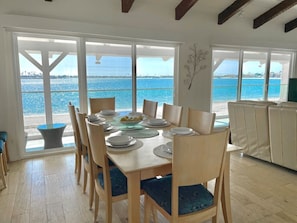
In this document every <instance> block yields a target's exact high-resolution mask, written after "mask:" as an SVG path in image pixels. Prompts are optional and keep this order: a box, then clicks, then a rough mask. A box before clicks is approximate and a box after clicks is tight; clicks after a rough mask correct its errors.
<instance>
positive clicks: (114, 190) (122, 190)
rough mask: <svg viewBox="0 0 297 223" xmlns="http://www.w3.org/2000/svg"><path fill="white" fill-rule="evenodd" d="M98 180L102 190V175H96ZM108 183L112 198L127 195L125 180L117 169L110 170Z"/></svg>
mask: <svg viewBox="0 0 297 223" xmlns="http://www.w3.org/2000/svg"><path fill="white" fill-rule="evenodd" d="M98 180H99V183H100V185H101V187H102V188H104V179H103V173H99V174H98ZM110 181H111V194H112V196H118V195H122V194H126V193H127V178H126V176H125V175H124V174H123V173H122V172H121V171H120V170H119V169H118V168H112V169H110Z"/></svg>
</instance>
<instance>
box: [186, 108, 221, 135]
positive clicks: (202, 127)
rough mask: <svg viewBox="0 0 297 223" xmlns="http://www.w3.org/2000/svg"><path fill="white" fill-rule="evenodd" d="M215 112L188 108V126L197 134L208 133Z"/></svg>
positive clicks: (212, 123)
mask: <svg viewBox="0 0 297 223" xmlns="http://www.w3.org/2000/svg"><path fill="white" fill-rule="evenodd" d="M215 118H216V113H211V112H206V111H200V110H197V109H193V108H189V109H188V127H189V128H192V129H194V130H195V131H196V132H198V133H199V134H202V135H205V134H210V133H211V132H212V130H213V127H214V122H215Z"/></svg>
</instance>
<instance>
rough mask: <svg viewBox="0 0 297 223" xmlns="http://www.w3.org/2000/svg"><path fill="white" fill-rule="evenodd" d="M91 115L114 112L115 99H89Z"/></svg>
mask: <svg viewBox="0 0 297 223" xmlns="http://www.w3.org/2000/svg"><path fill="white" fill-rule="evenodd" d="M89 103H90V112H91V114H95V113H98V112H100V111H102V110H115V97H111V98H89Z"/></svg>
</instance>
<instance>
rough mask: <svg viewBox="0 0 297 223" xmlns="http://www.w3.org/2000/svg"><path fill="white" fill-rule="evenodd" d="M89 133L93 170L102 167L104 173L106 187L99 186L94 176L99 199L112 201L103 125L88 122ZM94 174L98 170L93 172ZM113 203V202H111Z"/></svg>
mask: <svg viewBox="0 0 297 223" xmlns="http://www.w3.org/2000/svg"><path fill="white" fill-rule="evenodd" d="M87 131H88V136H89V142H90V150H91V152H92V162H93V168H94V167H95V166H97V167H100V168H101V169H102V173H103V179H104V187H102V186H101V185H100V183H99V184H98V177H97V176H94V179H95V182H97V183H96V185H97V186H96V188H97V189H98V190H99V191H97V192H99V197H102V199H104V198H105V201H106V202H108V201H112V199H113V198H112V189H111V187H112V186H111V178H110V168H109V164H108V163H109V161H108V157H107V154H106V144H105V135H104V130H103V126H102V125H98V124H97V125H96V124H94V123H91V122H89V121H87ZM93 172H94V174H95V173H96V170H95V169H94V170H93ZM99 185H100V186H99ZM109 203H111V202H109Z"/></svg>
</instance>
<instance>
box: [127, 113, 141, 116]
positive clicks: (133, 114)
mask: <svg viewBox="0 0 297 223" xmlns="http://www.w3.org/2000/svg"><path fill="white" fill-rule="evenodd" d="M129 116H143V113H141V112H130V113H129Z"/></svg>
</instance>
